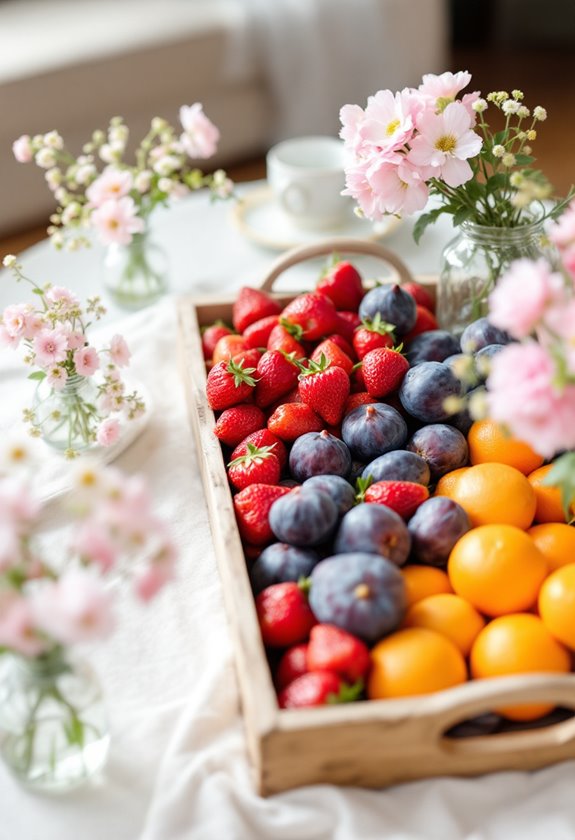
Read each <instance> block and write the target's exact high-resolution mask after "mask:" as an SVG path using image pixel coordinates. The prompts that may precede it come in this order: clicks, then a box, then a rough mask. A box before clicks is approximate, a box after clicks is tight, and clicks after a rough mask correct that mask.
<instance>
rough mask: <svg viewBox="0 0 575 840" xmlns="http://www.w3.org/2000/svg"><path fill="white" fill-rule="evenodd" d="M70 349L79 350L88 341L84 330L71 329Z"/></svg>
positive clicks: (69, 336) (69, 337)
mask: <svg viewBox="0 0 575 840" xmlns="http://www.w3.org/2000/svg"><path fill="white" fill-rule="evenodd" d="M67 335H68V350H79V349H80V347H83V346H84V344H85V343H86V336H85V335H84V333H83V332H79V331H76V332H74V331H72V330H71V331H70V332H69V333H68V334H67Z"/></svg>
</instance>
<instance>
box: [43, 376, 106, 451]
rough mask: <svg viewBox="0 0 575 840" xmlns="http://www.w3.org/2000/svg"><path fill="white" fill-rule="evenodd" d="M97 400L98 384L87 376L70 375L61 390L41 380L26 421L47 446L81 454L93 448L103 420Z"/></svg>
mask: <svg viewBox="0 0 575 840" xmlns="http://www.w3.org/2000/svg"><path fill="white" fill-rule="evenodd" d="M97 397H98V388H97V385H96V384H95V382H94V381H93V379H91V378H90V377H85V376H79V375H78V374H75V375H74V376H70V377H69V379H68V381H67V382H66V384H65V385H64V387H63V388H62V390H61V391H57V390H56V389H55V388H51V387H50V385H49V384H48V383H47V381H46V380H45V379H44V380H42V382H40V383H39V384H38V387H37V389H36V393H35V395H34V403H33V408H32V411H31V416H30V418H29V419H30V421H31V423H32V426H33V427H34V428H35V429H37V430H38V431H39V433H40V436H41V437H42V439H43V440H44V441H45V442H46V443H47V444H49V445H50V446H52V447H54V448H55V449H60V450H62V451H74V452H80V451H83V450H86V449H89V448H90V447H92V446H95V445H96V429H97V427H98V425H99V423H100V421H101V420H102V417H101V416H100V414H99V412H98V409H97Z"/></svg>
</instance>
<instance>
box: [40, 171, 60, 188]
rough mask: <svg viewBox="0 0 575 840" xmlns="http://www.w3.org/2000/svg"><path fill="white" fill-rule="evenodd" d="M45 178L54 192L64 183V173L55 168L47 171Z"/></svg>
mask: <svg viewBox="0 0 575 840" xmlns="http://www.w3.org/2000/svg"><path fill="white" fill-rule="evenodd" d="M44 178H45V179H46V183H47V184H48V186H49V187H50V189H51V190H52V191H54V190H55V189H56V188H57V187H59V186H60V184H61V183H62V171H61V170H60V169H58V167H57V166H55V167H53V168H52V169H48V170H47V171H46V173H45V175H44Z"/></svg>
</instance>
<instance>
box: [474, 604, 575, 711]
mask: <svg viewBox="0 0 575 840" xmlns="http://www.w3.org/2000/svg"><path fill="white" fill-rule="evenodd" d="M470 664H471V674H472V676H473V677H475V678H476V679H484V678H486V677H500V676H504V675H508V674H527V673H536V672H539V671H543V672H548V671H550V672H553V673H566V672H567V671H569V669H570V664H571V657H570V656H569V652H568V651H567V650H566V649H565V648H564V647H563V645H562V644H561V643H560V642H558V641H557V640H556V639H554V638H553V636H552V635H551V633H550V632H549V630H548V629H547V628H546V627H545V625H544V623H543V621H542V620H541V619H540V618H538V616H536V615H530V614H529V613H515V614H514V615H505V616H501V617H500V618H496V619H494V620H493V621H491V622H490V623H489V624H488V625H487V626H486V627H485V628H484V629H483V630H482V631H481V633H480V634H479V635H478V636H477V638H476V640H475V642H474V644H473V647H472V649H471V658H470ZM552 708H553V706H550V705H548V704H544V703H531V704H521V705H518V706H508V707H506V708H504V709H498V710H497V711H498V712H499V714H502V715H505V717H508V718H511V720H535V718H538V717H542V716H543V715H546V714H547V713H548V712H550V711H551V709H552Z"/></svg>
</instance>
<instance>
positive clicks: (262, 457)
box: [228, 443, 281, 490]
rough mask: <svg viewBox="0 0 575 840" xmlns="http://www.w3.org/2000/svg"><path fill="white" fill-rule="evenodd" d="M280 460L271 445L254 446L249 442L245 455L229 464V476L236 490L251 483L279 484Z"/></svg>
mask: <svg viewBox="0 0 575 840" xmlns="http://www.w3.org/2000/svg"><path fill="white" fill-rule="evenodd" d="M280 473H281V469H280V462H279V461H278V459H277V458H276V456H275V455H274V453H273V448H272V447H271V446H259V447H258V446H254V445H253V443H248V451H247V452H246V454H245V455H240V456H239V457H238V458H234V460H233V461H230V463H229V464H228V478H229V480H230V482H231V483H232V484H233V486H234V487H235V488H236V490H243V489H244V487H248V486H249V485H250V484H277V483H278V481H279V480H280Z"/></svg>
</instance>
